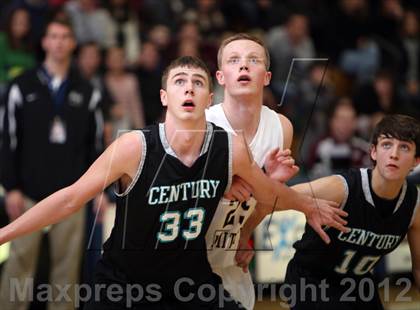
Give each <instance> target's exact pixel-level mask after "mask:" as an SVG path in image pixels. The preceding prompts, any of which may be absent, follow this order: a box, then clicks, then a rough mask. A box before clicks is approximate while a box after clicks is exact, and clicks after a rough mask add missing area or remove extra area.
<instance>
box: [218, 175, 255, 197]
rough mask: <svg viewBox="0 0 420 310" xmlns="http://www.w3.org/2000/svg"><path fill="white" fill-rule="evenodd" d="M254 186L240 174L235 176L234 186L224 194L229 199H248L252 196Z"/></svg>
mask: <svg viewBox="0 0 420 310" xmlns="http://www.w3.org/2000/svg"><path fill="white" fill-rule="evenodd" d="M251 195H252V187H251V185H249V184H248V183H247V182H245V181H244V180H243V179H242V178H240V177H238V176H236V175H235V176H233V180H232V186H231V187H230V190H229V192H228V193H226V194H225V195H224V197H225V198H226V199H229V200H238V201H240V202H242V201H246V200H248V199H249V198H251Z"/></svg>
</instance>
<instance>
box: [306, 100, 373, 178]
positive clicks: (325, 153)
mask: <svg viewBox="0 0 420 310" xmlns="http://www.w3.org/2000/svg"><path fill="white" fill-rule="evenodd" d="M328 119H329V120H328V126H329V131H328V134H327V136H326V137H324V138H323V139H321V140H320V141H318V142H317V143H315V144H314V146H313V151H312V158H311V159H310V161H309V168H310V169H311V170H312V171H311V174H312V175H313V176H314V177H316V178H318V177H322V176H327V175H331V174H336V173H341V172H343V171H346V170H347V169H350V168H351V167H353V168H360V167H365V166H367V165H369V163H370V161H369V143H368V142H367V141H365V140H362V139H361V138H358V137H356V135H355V132H356V124H357V122H356V110H355V108H354V106H353V103H352V101H351V99H350V98H347V97H341V98H339V99H338V100H337V102H336V103H334V104H333V105H332V107H331V111H330V113H329V118H328Z"/></svg>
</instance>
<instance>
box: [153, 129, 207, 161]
mask: <svg viewBox="0 0 420 310" xmlns="http://www.w3.org/2000/svg"><path fill="white" fill-rule="evenodd" d="M212 135H213V126H212V125H211V123H209V122H207V123H206V136H205V137H204V142H203V146H202V147H201V151H200V155H199V156H201V155H203V154H204V153H206V152H207V150H208V149H209V145H210V141H211V139H210V138H211V137H212ZM159 137H160V141H161V142H162V145H163V148H164V149H165V152H166V153H168V154H169V155H171V156H173V157H175V158H178V156H177V155H176V153H175V151H174V150H173V149H172V147H171V145H170V144H169V142H168V139H167V138H166V134H165V124H164V123H159ZM178 159H179V158H178Z"/></svg>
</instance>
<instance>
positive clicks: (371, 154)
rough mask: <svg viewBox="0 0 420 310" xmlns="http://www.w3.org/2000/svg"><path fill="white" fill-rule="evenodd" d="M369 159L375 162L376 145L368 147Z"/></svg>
mask: <svg viewBox="0 0 420 310" xmlns="http://www.w3.org/2000/svg"><path fill="white" fill-rule="evenodd" d="M370 157H371V158H372V160H374V161H376V145H372V146H371V147H370Z"/></svg>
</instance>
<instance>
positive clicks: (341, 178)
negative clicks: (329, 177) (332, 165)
mask: <svg viewBox="0 0 420 310" xmlns="http://www.w3.org/2000/svg"><path fill="white" fill-rule="evenodd" d="M335 176H336V177H338V178H339V179H340V180H341V181H342V182H343V185H344V199H343V201H342V202H341V204H340V209H341V210H343V209H344V207H345V205H346V203H347V199H348V198H349V185H348V184H347V181H346V179H345V178H344V177H343V176H342V175H339V174H336V175H335Z"/></svg>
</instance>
